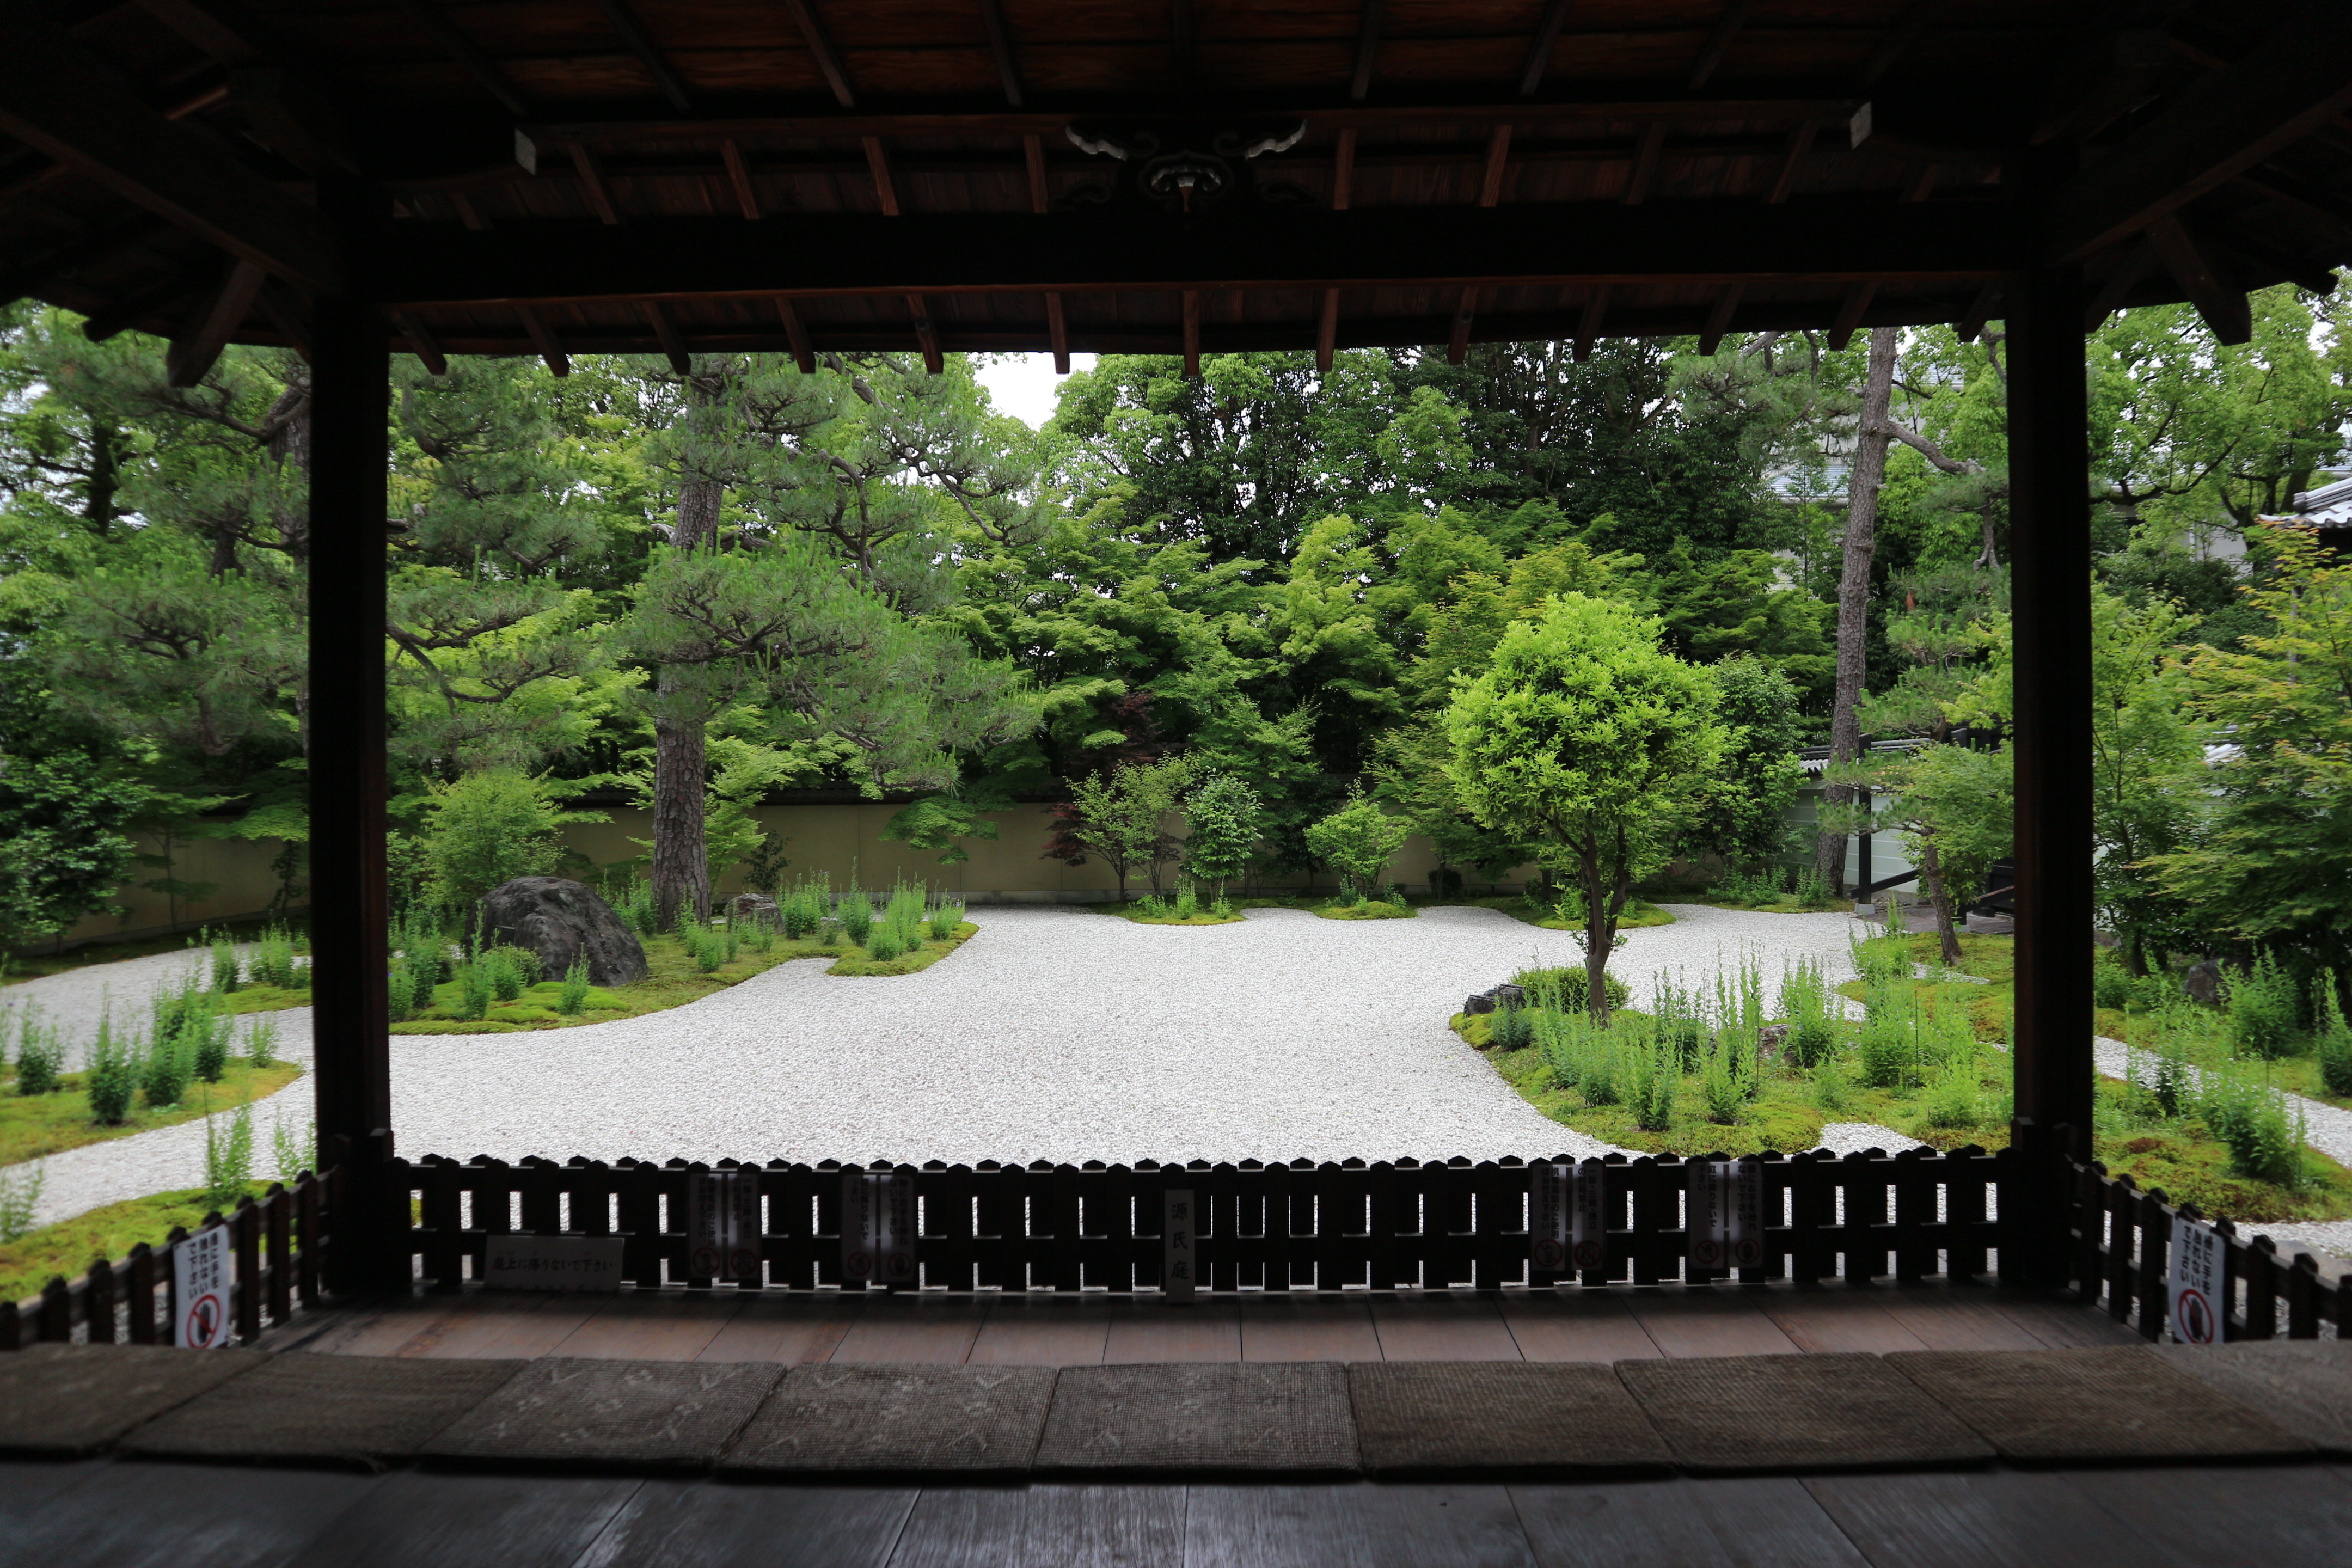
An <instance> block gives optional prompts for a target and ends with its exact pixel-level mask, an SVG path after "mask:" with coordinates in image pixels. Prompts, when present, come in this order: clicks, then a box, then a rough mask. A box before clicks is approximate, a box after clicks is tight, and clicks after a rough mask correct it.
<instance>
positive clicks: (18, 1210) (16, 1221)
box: [0, 1160, 49, 1247]
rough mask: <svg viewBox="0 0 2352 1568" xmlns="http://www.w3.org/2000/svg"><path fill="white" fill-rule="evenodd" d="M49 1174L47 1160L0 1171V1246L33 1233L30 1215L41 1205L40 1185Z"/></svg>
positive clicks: (43, 1183)
mask: <svg viewBox="0 0 2352 1568" xmlns="http://www.w3.org/2000/svg"><path fill="white" fill-rule="evenodd" d="M48 1178H49V1165H48V1162H47V1161H46V1160H44V1161H41V1162H40V1163H37V1164H34V1165H30V1166H24V1165H20V1166H18V1167H16V1169H15V1170H9V1171H0V1247H5V1246H6V1245H7V1244H8V1243H10V1242H12V1241H17V1240H21V1239H23V1238H24V1237H27V1236H29V1235H31V1234H32V1231H33V1216H34V1215H35V1214H36V1213H37V1212H38V1211H39V1209H40V1206H41V1188H42V1187H43V1186H45V1185H46V1184H47V1182H48Z"/></svg>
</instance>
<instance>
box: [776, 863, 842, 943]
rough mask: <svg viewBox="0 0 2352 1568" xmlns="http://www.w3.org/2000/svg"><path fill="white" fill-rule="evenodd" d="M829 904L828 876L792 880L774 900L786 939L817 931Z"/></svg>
mask: <svg viewBox="0 0 2352 1568" xmlns="http://www.w3.org/2000/svg"><path fill="white" fill-rule="evenodd" d="M832 904H833V885H832V880H831V879H829V878H819V877H803V878H802V879H800V880H798V881H796V882H794V883H793V886H792V889H791V890H790V891H788V892H787V893H785V894H784V896H783V897H782V898H781V899H779V900H776V920H777V922H778V923H779V924H781V925H782V927H783V930H784V938H785V940H786V941H788V942H801V941H804V940H806V939H807V938H809V937H813V936H814V935H816V933H817V929H818V928H819V927H820V926H822V925H824V920H825V914H826V911H827V910H829V909H830V908H831V907H832Z"/></svg>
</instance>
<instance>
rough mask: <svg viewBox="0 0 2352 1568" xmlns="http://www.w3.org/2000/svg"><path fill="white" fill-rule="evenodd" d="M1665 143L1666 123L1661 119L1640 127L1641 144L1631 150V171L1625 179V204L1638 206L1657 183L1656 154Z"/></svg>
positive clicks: (1648, 195)
mask: <svg viewBox="0 0 2352 1568" xmlns="http://www.w3.org/2000/svg"><path fill="white" fill-rule="evenodd" d="M1665 145H1666V124H1665V121H1663V120H1661V121H1655V122H1654V123H1653V124H1649V125H1645V126H1643V128H1642V141H1641V144H1640V145H1639V146H1637V147H1636V148H1635V149H1634V150H1633V172H1632V173H1631V174H1628V175H1627V176H1626V180H1625V197H1624V201H1625V205H1627V206H1629V207H1633V206H1640V205H1642V204H1643V202H1645V201H1647V200H1649V198H1650V187H1651V186H1652V185H1654V184H1656V183H1657V178H1658V155H1659V153H1661V152H1662V151H1664V147H1665Z"/></svg>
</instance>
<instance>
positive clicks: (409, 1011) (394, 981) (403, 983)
mask: <svg viewBox="0 0 2352 1568" xmlns="http://www.w3.org/2000/svg"><path fill="white" fill-rule="evenodd" d="M418 989H419V987H418V985H417V984H416V975H415V972H414V971H412V970H411V969H410V968H409V967H408V965H407V963H405V962H403V963H395V964H394V965H393V966H392V967H391V968H390V969H389V970H387V971H385V972H384V977H383V995H384V1010H385V1011H386V1012H387V1013H389V1014H390V1015H391V1016H392V1021H393V1022H394V1023H395V1024H403V1023H406V1022H407V1021H408V1020H409V1019H411V1018H414V1017H415V1016H416V1015H417V1013H418V1012H419V1011H421V1009H420V1008H419V1007H418V1006H417V1005H416V998H417V992H418ZM431 1005H433V999H432V994H431V993H430V992H429V991H428V992H426V993H425V1006H428V1007H429V1006H431Z"/></svg>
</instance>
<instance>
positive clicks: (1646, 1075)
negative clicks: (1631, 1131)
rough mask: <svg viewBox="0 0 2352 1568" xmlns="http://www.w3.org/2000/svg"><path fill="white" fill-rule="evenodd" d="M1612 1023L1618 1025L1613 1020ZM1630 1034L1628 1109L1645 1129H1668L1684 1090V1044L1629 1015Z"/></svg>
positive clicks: (1627, 1035)
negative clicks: (1677, 1098)
mask: <svg viewBox="0 0 2352 1568" xmlns="http://www.w3.org/2000/svg"><path fill="white" fill-rule="evenodd" d="M1612 1026H1614V1024H1613V1021H1612ZM1623 1028H1624V1031H1625V1035H1626V1042H1627V1043H1626V1053H1625V1055H1626V1070H1625V1075H1624V1081H1625V1109H1626V1110H1630V1111H1632V1112H1633V1125H1634V1126H1636V1127H1638V1128H1640V1129H1641V1130H1642V1131H1644V1132H1664V1131H1666V1130H1667V1129H1668V1128H1670V1127H1672V1126H1673V1125H1674V1121H1675V1098H1676V1096H1678V1095H1679V1094H1680V1093H1681V1092H1682V1086H1683V1064H1682V1048H1681V1047H1680V1046H1678V1045H1677V1044H1675V1042H1674V1041H1672V1040H1669V1039H1665V1038H1664V1037H1661V1036H1660V1035H1659V1034H1658V1033H1657V1032H1656V1031H1655V1030H1654V1029H1649V1028H1644V1027H1643V1026H1642V1021H1641V1020H1640V1019H1638V1018H1629V1019H1627V1020H1626V1021H1625V1024H1624V1025H1623Z"/></svg>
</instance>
